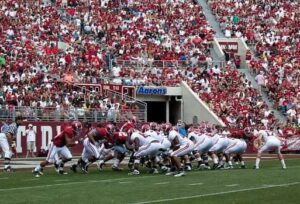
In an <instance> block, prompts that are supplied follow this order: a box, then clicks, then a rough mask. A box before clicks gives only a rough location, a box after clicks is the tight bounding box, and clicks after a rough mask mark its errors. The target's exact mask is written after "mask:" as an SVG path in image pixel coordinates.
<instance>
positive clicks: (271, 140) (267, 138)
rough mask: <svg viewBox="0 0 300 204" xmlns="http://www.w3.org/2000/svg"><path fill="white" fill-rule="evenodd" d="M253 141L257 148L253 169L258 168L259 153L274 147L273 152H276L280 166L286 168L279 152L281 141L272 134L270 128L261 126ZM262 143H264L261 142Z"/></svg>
mask: <svg viewBox="0 0 300 204" xmlns="http://www.w3.org/2000/svg"><path fill="white" fill-rule="evenodd" d="M254 143H256V145H255V146H256V147H257V148H258V151H257V156H256V160H255V166H254V168H255V169H259V163H260V159H261V154H262V153H263V152H265V151H267V150H271V149H275V152H276V153H277V156H278V159H279V161H280V163H281V166H282V168H283V169H286V165H285V162H284V159H283V156H282V154H281V152H280V145H281V141H280V139H279V138H278V137H277V136H275V135H274V133H273V132H272V131H270V130H266V128H265V127H264V126H263V127H262V130H260V131H259V132H258V137H257V139H255V141H254ZM263 143H264V144H263ZM261 144H263V145H261Z"/></svg>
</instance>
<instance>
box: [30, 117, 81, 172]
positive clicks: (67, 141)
mask: <svg viewBox="0 0 300 204" xmlns="http://www.w3.org/2000/svg"><path fill="white" fill-rule="evenodd" d="M81 130H82V125H81V123H80V122H73V123H72V125H69V126H66V127H65V128H64V130H63V131H62V132H61V133H60V134H58V135H57V136H55V137H54V138H53V139H52V142H51V143H50V144H49V152H48V155H47V158H46V159H45V160H44V161H42V162H41V163H40V164H39V165H38V166H36V167H35V169H34V170H33V171H32V173H33V174H34V175H35V176H36V177H39V176H40V175H43V168H44V167H45V166H47V165H49V164H51V163H54V161H55V157H57V155H60V156H61V159H59V160H58V162H57V163H56V165H58V167H59V171H58V173H60V174H65V172H64V170H63V167H64V164H65V163H66V162H68V161H71V160H72V154H71V152H70V150H69V149H68V147H73V146H75V145H76V144H77V143H78V142H77V143H76V142H75V140H74V138H75V137H76V136H77V135H79V134H80V133H81Z"/></svg>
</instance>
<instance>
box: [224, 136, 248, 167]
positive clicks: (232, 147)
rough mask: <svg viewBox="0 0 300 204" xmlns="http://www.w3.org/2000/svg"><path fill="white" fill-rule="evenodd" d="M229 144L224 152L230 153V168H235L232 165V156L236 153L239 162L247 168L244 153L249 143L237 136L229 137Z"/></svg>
mask: <svg viewBox="0 0 300 204" xmlns="http://www.w3.org/2000/svg"><path fill="white" fill-rule="evenodd" d="M228 141H229V145H228V147H227V148H226V149H225V150H224V154H225V155H228V158H229V161H226V162H228V167H227V168H229V169H232V168H233V165H232V158H233V157H232V156H233V155H235V157H236V158H237V159H238V161H239V162H241V168H242V169H245V168H246V166H245V162H244V160H243V156H242V155H243V154H244V153H245V151H246V149H247V143H246V142H245V140H243V139H237V138H228Z"/></svg>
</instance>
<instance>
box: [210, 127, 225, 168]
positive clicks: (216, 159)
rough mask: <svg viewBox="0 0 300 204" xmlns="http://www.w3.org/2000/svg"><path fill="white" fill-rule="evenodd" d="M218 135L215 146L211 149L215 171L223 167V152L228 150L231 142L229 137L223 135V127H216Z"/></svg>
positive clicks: (214, 142)
mask: <svg viewBox="0 0 300 204" xmlns="http://www.w3.org/2000/svg"><path fill="white" fill-rule="evenodd" d="M216 130H217V133H215V134H214V136H213V138H212V141H213V146H212V147H211V148H210V149H209V152H210V154H211V157H212V159H213V163H214V164H213V169H216V168H221V167H222V166H223V151H224V150H225V149H226V148H227V146H228V144H229V141H228V138H227V135H224V134H222V127H220V126H217V127H216Z"/></svg>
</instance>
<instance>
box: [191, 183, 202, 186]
mask: <svg viewBox="0 0 300 204" xmlns="http://www.w3.org/2000/svg"><path fill="white" fill-rule="evenodd" d="M203 184H204V183H191V184H188V185H189V186H200V185H203Z"/></svg>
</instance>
